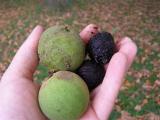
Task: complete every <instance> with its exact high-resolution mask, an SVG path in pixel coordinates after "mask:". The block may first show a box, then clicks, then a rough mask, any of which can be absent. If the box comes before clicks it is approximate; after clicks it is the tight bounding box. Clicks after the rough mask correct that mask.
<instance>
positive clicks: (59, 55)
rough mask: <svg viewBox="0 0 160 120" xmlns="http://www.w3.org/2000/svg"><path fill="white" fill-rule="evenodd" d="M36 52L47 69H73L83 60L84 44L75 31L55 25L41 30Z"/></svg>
mask: <svg viewBox="0 0 160 120" xmlns="http://www.w3.org/2000/svg"><path fill="white" fill-rule="evenodd" d="M38 54H39V58H40V63H42V64H43V65H45V66H47V67H48V69H49V71H59V70H71V71H74V70H76V69H77V68H78V67H79V66H80V64H81V63H82V62H83V60H84V56H85V46H84V43H83V41H82V40H81V39H80V36H79V35H78V34H77V33H76V32H74V31H72V30H69V29H68V28H67V27H64V26H58V25H57V26H53V27H50V28H48V29H47V30H46V31H44V32H43V34H42V36H41V38H40V41H39V46H38Z"/></svg>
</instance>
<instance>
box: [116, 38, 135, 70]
mask: <svg viewBox="0 0 160 120" xmlns="http://www.w3.org/2000/svg"><path fill="white" fill-rule="evenodd" d="M118 46H119V52H121V53H124V54H125V55H126V56H127V62H128V68H129V67H130V66H131V64H132V62H133V60H134V58H135V56H136V53H137V46H136V44H135V43H134V42H133V41H132V40H131V39H130V38H128V37H125V38H123V39H122V40H121V41H119V43H118Z"/></svg>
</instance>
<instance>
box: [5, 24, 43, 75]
mask: <svg viewBox="0 0 160 120" xmlns="http://www.w3.org/2000/svg"><path fill="white" fill-rule="evenodd" d="M42 31H43V30H42V27H41V26H37V27H35V28H34V30H33V31H32V33H31V34H30V35H29V37H28V38H27V40H26V41H25V42H24V43H23V44H22V46H21V47H20V48H19V50H18V51H17V53H16V55H15V56H14V58H13V60H12V62H11V64H10V66H9V67H8V69H7V71H6V72H5V75H4V76H23V77H29V78H31V77H32V75H33V73H34V71H35V69H36V66H37V64H38V55H37V47H38V41H39V39H40V36H41V34H42Z"/></svg>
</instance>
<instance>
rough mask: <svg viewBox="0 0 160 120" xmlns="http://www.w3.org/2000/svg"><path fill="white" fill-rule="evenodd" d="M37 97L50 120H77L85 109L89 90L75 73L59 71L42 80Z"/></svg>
mask: <svg viewBox="0 0 160 120" xmlns="http://www.w3.org/2000/svg"><path fill="white" fill-rule="evenodd" d="M38 98H39V104H40V108H41V110H42V112H43V113H44V114H45V115H46V116H47V117H48V118H49V119H50V120H78V119H79V118H80V117H81V116H82V115H83V113H84V112H85V111H86V110H87V106H88V103H89V91H88V88H87V85H86V84H85V83H84V81H83V80H82V79H81V78H80V77H79V76H78V75H77V74H75V73H72V72H69V71H59V72H56V73H54V74H53V76H52V77H51V78H49V79H48V80H47V81H45V82H43V84H42V86H41V88H40V91H39V96H38Z"/></svg>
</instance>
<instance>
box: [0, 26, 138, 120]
mask: <svg viewBox="0 0 160 120" xmlns="http://www.w3.org/2000/svg"><path fill="white" fill-rule="evenodd" d="M42 32H43V30H42V28H41V27H40V26H37V27H36V28H35V29H34V30H33V31H32V33H31V34H30V36H29V37H28V38H27V40H26V41H25V42H24V43H23V45H22V46H21V47H20V49H19V50H18V52H17V54H16V55H15V57H14V58H13V60H12V62H11V64H10V65H9V67H8V69H7V70H6V72H5V73H4V75H3V77H2V79H1V82H0V119H3V120H10V119H12V120H47V118H45V116H44V115H43V113H41V111H40V108H39V105H38V99H37V98H38V90H39V86H38V85H37V84H36V83H34V81H33V73H34V71H35V69H36V67H37V65H38V55H37V47H38V41H39V38H40V35H41V34H42ZM117 47H118V49H119V51H118V52H117V53H116V54H115V55H114V56H113V57H112V59H111V61H110V63H109V64H108V65H106V66H105V67H106V75H105V77H104V80H103V83H102V84H101V85H99V86H98V87H97V88H96V89H95V90H94V91H93V92H92V93H91V102H90V105H89V107H88V110H87V111H86V113H85V114H84V115H83V116H82V117H81V120H106V119H108V117H109V115H110V113H111V111H112V108H113V106H114V102H115V99H116V97H117V95H118V92H119V89H120V87H121V85H122V82H123V77H124V75H125V74H126V71H127V70H128V68H129V67H130V65H131V63H132V61H133V59H134V57H135V55H136V50H137V48H136V45H135V44H134V43H133V42H132V41H131V40H130V39H129V38H124V39H122V40H120V41H119V42H118V43H117Z"/></svg>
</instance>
